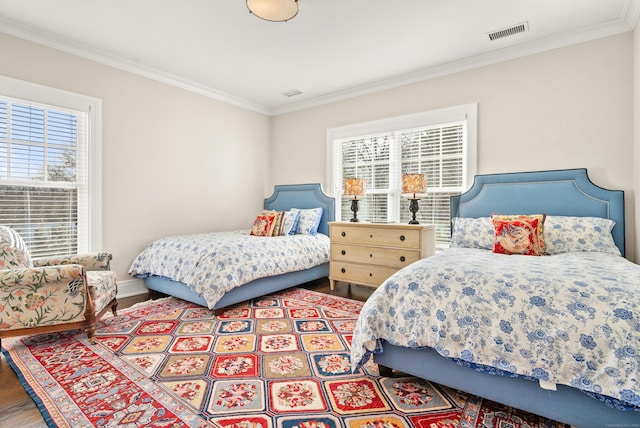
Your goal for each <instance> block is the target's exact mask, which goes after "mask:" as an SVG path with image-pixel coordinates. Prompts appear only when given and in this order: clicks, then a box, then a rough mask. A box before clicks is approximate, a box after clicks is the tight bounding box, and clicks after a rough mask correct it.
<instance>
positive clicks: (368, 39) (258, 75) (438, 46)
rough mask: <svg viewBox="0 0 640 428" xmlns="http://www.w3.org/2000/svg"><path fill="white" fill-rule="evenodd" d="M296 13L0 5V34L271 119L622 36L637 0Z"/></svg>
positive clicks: (395, 2)
mask: <svg viewBox="0 0 640 428" xmlns="http://www.w3.org/2000/svg"><path fill="white" fill-rule="evenodd" d="M299 5H300V11H299V13H298V16H296V17H295V18H293V19H292V20H290V21H288V22H278V23H276V22H268V21H263V20H261V19H258V18H257V17H255V16H253V15H251V14H250V13H249V12H248V10H247V8H246V5H245V0H0V32H5V33H8V34H11V35H14V36H18V37H22V38H25V39H28V40H31V41H34V42H37V43H41V44H44V45H47V46H51V47H54V48H57V49H61V50H63V51H66V52H70V53H73V54H77V55H81V56H83V57H86V58H89V59H93V60H96V61H99V62H101V63H105V64H108V65H111V66H114V67H117V68H120V69H124V70H127V71H131V72H134V73H138V74H141V75H144V76H147V77H150V78H153V79H157V80H159V81H163V82H166V83H169V84H172V85H176V86H179V87H182V88H185V89H188V90H192V91H195V92H198V93H201V94H204V95H207V96H211V97H213V98H216V99H220V100H223V101H225V102H229V103H232V104H235V105H239V106H242V107H245V108H249V109H252V110H255V111H258V112H262V113H265V114H269V115H276V114H281V113H285V112H289V111H294V110H297V109H300V108H305V107H309V106H313V105H319V104H322V103H326V102H331V101H335V100H339V99H345V98H348V97H352V96H357V95H361V94H366V93H370V92H375V91H379V90H382V89H387V88H392V87H396V86H400V85H405V84H409V83H413V82H417V81H420V80H425V79H429V78H433V77H437V76H441V75H445V74H448V73H453V72H456V71H461V70H465V69H470V68H473V67H478V66H481V65H486V64H490V63H495V62H499V61H504V60H507V59H511V58H517V57H520V56H524V55H529V54H532V53H536V52H542V51H545V50H548V49H554V48H557V47H562V46H566V45H570V44H574V43H580V42H583V41H587V40H592V39H595V38H599V37H605V36H608V35H613V34H618V33H621V32H625V31H630V30H632V29H633V28H634V26H635V24H636V21H637V18H638V14H639V13H640V0H299ZM522 23H524V24H525V25H526V27H527V31H525V32H521V33H518V34H515V35H511V36H508V37H503V38H498V39H496V40H493V41H490V40H489V37H488V35H487V34H488V33H490V32H493V31H496V30H502V29H505V28H508V27H512V26H514V25H516V24H522ZM293 90H297V91H300V92H302V93H301V94H299V95H296V96H292V97H287V96H286V95H284V93H286V92H289V91H293Z"/></svg>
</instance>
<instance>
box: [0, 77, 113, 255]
mask: <svg viewBox="0 0 640 428" xmlns="http://www.w3.org/2000/svg"><path fill="white" fill-rule="evenodd" d="M0 95H2V96H6V97H8V98H14V99H18V100H24V101H27V102H33V103H39V104H45V105H48V106H52V107H59V108H63V109H68V110H76V111H81V112H85V113H86V114H87V147H86V151H85V153H86V163H87V164H86V168H87V189H86V196H87V205H86V206H87V209H88V213H87V216H86V219H87V221H86V223H87V224H86V225H85V227H80V226H79V229H78V253H88V252H96V251H100V249H101V248H102V100H100V99H99V98H94V97H90V96H87V95H82V94H77V93H74V92H69V91H65V90H62V89H57V88H52V87H48V86H44V85H39V84H36V83H31V82H26V81H23V80H18V79H13V78H10V77H6V76H0Z"/></svg>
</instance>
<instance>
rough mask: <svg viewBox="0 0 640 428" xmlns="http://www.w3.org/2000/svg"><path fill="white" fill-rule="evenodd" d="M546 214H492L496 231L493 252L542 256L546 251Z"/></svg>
mask: <svg viewBox="0 0 640 428" xmlns="http://www.w3.org/2000/svg"><path fill="white" fill-rule="evenodd" d="M544 219H545V215H544V214H534V215H498V214H494V215H492V216H491V220H492V222H493V228H494V231H495V241H494V244H493V252H494V253H498V254H522V255H527V256H541V255H542V254H543V253H544V235H543V230H544V229H543V223H544Z"/></svg>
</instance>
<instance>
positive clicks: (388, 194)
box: [328, 104, 476, 248]
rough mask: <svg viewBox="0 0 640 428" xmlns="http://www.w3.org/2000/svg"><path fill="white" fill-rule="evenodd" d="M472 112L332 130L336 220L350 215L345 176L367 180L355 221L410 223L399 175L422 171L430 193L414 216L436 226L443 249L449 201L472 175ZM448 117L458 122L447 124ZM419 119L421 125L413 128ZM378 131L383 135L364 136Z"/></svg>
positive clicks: (446, 239)
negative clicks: (345, 192) (336, 204)
mask: <svg viewBox="0 0 640 428" xmlns="http://www.w3.org/2000/svg"><path fill="white" fill-rule="evenodd" d="M475 112H476V106H475V104H473V105H469V106H462V107H461V108H459V109H454V110H452V109H448V110H446V111H445V112H444V113H445V114H441V113H442V112H437V113H436V114H435V115H434V114H433V113H430V114H426V115H419V116H412V117H409V118H408V119H407V118H397V119H391V120H386V121H384V123H381V122H373V123H370V124H362V125H356V126H354V127H345V128H340V129H337V130H330V131H329V136H328V140H329V144H330V147H331V150H332V153H331V155H330V159H329V164H331V165H332V167H330V174H331V178H330V179H329V182H330V183H333V186H332V187H333V190H334V192H335V194H336V195H339V196H340V202H341V203H340V204H338V205H339V207H338V208H337V209H336V211H337V212H336V218H339V219H341V220H343V221H347V220H349V219H350V218H351V217H352V216H353V213H352V212H351V196H345V195H343V194H342V188H341V186H342V183H343V182H344V179H345V178H348V177H357V178H363V179H364V180H365V182H366V194H365V195H364V196H362V197H359V199H360V200H361V201H360V204H359V206H360V209H359V211H358V218H360V219H361V220H363V221H373V222H401V223H408V222H409V220H410V219H411V213H410V212H409V201H408V200H407V198H406V197H403V196H402V195H401V194H400V190H401V186H402V184H401V182H402V174H404V173H422V174H425V176H426V178H427V188H428V193H427V196H426V197H425V198H424V199H422V200H420V202H419V205H420V209H419V211H418V213H417V215H416V217H417V219H418V221H419V222H420V223H421V224H434V225H435V226H436V245H437V246H438V247H439V248H444V247H446V246H447V245H448V243H449V240H450V235H451V230H450V216H449V211H450V209H449V200H450V197H451V196H452V195H458V194H460V193H462V192H463V191H464V190H465V189H466V188H467V187H468V186H469V185H470V179H471V178H472V177H473V175H474V174H475V162H476V161H475V118H476V116H475ZM451 118H460V120H447V119H451ZM421 121H422V122H424V125H423V126H415V125H416V124H420V122H421ZM408 125H411V126H408ZM376 128H378V129H380V128H383V129H384V131H383V132H379V133H371V134H365V132H366V131H367V130H371V129H376ZM470 130H471V133H472V135H470ZM342 135H347V136H345V137H342Z"/></svg>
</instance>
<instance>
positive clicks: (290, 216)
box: [279, 208, 300, 236]
mask: <svg viewBox="0 0 640 428" xmlns="http://www.w3.org/2000/svg"><path fill="white" fill-rule="evenodd" d="M299 218H300V210H299V209H298V208H291V209H290V210H289V211H285V212H284V214H283V215H282V225H281V227H280V232H279V233H280V236H286V235H294V234H295V233H296V226H297V225H298V219H299Z"/></svg>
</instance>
